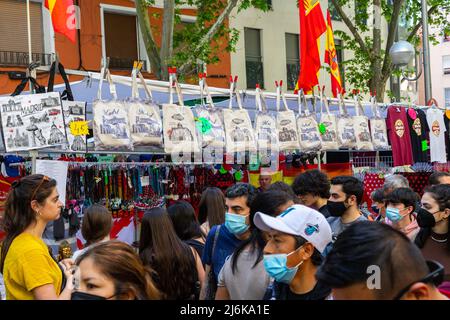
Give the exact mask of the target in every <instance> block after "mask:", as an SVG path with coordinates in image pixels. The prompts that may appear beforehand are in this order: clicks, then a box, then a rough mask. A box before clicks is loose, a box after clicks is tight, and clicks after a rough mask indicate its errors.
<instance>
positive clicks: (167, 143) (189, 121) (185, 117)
mask: <svg viewBox="0 0 450 320" xmlns="http://www.w3.org/2000/svg"><path fill="white" fill-rule="evenodd" d="M173 82H175V90H176V92H177V95H178V103H179V105H176V104H174V103H173V96H172V93H173V92H172V91H173V87H172V84H173ZM169 91H170V92H169V96H170V97H169V99H170V102H169V104H163V106H162V110H163V128H164V151H165V152H166V153H173V152H178V153H180V152H183V153H196V152H199V151H200V149H199V145H198V139H197V134H196V132H195V121H194V114H193V113H192V110H191V109H190V108H188V107H185V106H184V103H183V97H182V95H181V89H180V85H179V84H178V82H177V80H176V78H175V76H173V75H171V76H170V86H169Z"/></svg>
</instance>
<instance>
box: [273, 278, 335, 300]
mask: <svg viewBox="0 0 450 320" xmlns="http://www.w3.org/2000/svg"><path fill="white" fill-rule="evenodd" d="M275 284H276V287H277V288H276V299H277V300H325V299H326V298H327V297H328V296H329V295H330V294H331V288H329V287H327V286H325V285H324V284H323V283H322V282H320V281H317V283H316V285H315V287H314V289H312V290H311V291H310V292H307V293H304V294H296V293H294V292H292V291H291V289H290V288H289V285H288V284H284V283H279V282H276V283H275Z"/></svg>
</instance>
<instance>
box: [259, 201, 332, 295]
mask: <svg viewBox="0 0 450 320" xmlns="http://www.w3.org/2000/svg"><path fill="white" fill-rule="evenodd" d="M253 221H254V223H255V225H256V227H257V228H259V229H260V230H262V231H266V232H267V235H268V240H267V244H266V246H265V248H264V268H265V270H266V272H267V273H268V274H269V275H270V276H271V277H273V278H274V280H275V281H274V283H273V285H272V286H271V287H269V289H268V291H271V292H269V293H268V294H266V296H265V298H268V299H270V298H272V299H277V300H324V299H326V298H327V297H328V296H329V295H330V293H331V289H330V288H329V287H327V286H325V285H323V284H322V283H321V282H318V281H317V280H316V277H315V274H316V270H317V268H318V266H319V265H320V264H321V263H322V260H323V256H322V253H323V252H324V250H325V248H326V247H327V245H328V244H329V243H330V242H331V240H332V238H331V228H330V225H329V224H328V222H327V220H326V219H325V217H324V216H323V215H322V214H321V213H320V212H318V211H316V210H314V209H311V208H308V207H305V206H303V205H293V206H291V207H289V208H288V209H286V210H285V211H284V212H282V213H281V214H280V215H279V216H277V217H276V218H274V217H271V216H269V215H266V214H264V213H261V212H258V213H256V215H255V218H254V220H253Z"/></svg>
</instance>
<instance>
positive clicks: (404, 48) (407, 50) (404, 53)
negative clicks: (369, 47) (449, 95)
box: [389, 0, 432, 102]
mask: <svg viewBox="0 0 450 320" xmlns="http://www.w3.org/2000/svg"><path fill="white" fill-rule="evenodd" d="M421 3H422V47H423V49H422V50H421V51H420V55H421V56H422V59H420V58H418V57H417V55H416V54H415V49H414V47H413V46H412V44H410V43H409V42H407V41H403V40H402V41H399V42H396V43H394V45H393V46H392V47H391V49H390V50H389V55H390V57H391V59H392V63H393V64H394V65H395V66H398V67H405V66H406V65H408V63H409V62H410V61H411V59H412V58H413V56H416V66H417V65H418V66H419V68H420V69H419V71H418V72H417V75H416V77H414V78H408V77H406V76H405V75H404V74H403V76H404V78H405V79H406V80H408V81H417V80H418V79H419V77H420V76H421V75H422V63H420V60H422V62H423V71H424V72H425V79H424V80H425V101H426V102H427V101H430V99H431V97H432V93H431V70H430V43H429V41H428V8H427V1H426V0H421Z"/></svg>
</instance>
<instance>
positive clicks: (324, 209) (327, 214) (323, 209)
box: [317, 205, 331, 218]
mask: <svg viewBox="0 0 450 320" xmlns="http://www.w3.org/2000/svg"><path fill="white" fill-rule="evenodd" d="M317 211H319V212H320V213H321V214H323V216H324V217H325V218H328V217H331V214H330V211H328V207H327V205H324V206H322V207H321V208H320V209H319V210H317Z"/></svg>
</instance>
